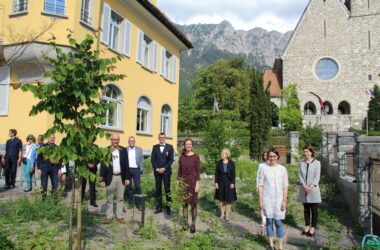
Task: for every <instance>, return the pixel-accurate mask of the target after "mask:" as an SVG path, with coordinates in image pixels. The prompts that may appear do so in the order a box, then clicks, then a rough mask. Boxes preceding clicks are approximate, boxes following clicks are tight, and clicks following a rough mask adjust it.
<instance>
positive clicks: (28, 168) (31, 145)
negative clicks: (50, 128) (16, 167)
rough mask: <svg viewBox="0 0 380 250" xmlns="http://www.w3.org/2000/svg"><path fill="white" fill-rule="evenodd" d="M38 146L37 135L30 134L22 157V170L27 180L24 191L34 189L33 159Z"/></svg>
mask: <svg viewBox="0 0 380 250" xmlns="http://www.w3.org/2000/svg"><path fill="white" fill-rule="evenodd" d="M36 147H37V144H36V137H34V135H32V134H30V135H28V136H27V137H26V145H25V152H24V154H23V157H22V159H23V160H22V171H23V172H24V177H25V182H26V189H25V190H24V192H30V191H32V180H31V179H32V172H33V169H32V167H33V161H34V159H33V158H34V157H32V153H33V152H34V151H35V148H36Z"/></svg>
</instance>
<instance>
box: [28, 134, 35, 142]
mask: <svg viewBox="0 0 380 250" xmlns="http://www.w3.org/2000/svg"><path fill="white" fill-rule="evenodd" d="M29 138H32V140H33V143H36V137H34V135H32V134H30V135H28V136H27V137H26V139H25V140H26V141H28V139H29Z"/></svg>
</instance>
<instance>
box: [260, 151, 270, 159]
mask: <svg viewBox="0 0 380 250" xmlns="http://www.w3.org/2000/svg"><path fill="white" fill-rule="evenodd" d="M268 151H269V149H267V148H264V150H263V152H262V153H261V159H262V160H263V161H265V159H264V155H265V154H267V158H268Z"/></svg>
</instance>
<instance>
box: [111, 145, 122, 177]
mask: <svg viewBox="0 0 380 250" xmlns="http://www.w3.org/2000/svg"><path fill="white" fill-rule="evenodd" d="M112 166H113V173H114V174H120V172H121V168H120V153H119V150H118V149H114V150H113V151H112Z"/></svg>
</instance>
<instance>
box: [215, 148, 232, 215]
mask: <svg viewBox="0 0 380 250" xmlns="http://www.w3.org/2000/svg"><path fill="white" fill-rule="evenodd" d="M220 156H221V160H219V161H218V163H217V165H216V170H215V199H217V200H219V201H220V218H222V219H223V218H225V219H226V220H229V217H230V213H231V206H232V202H234V201H236V200H237V196H236V187H235V163H234V162H233V161H232V160H230V157H231V152H230V150H229V149H227V148H225V149H223V150H222V152H221V153H220Z"/></svg>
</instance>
